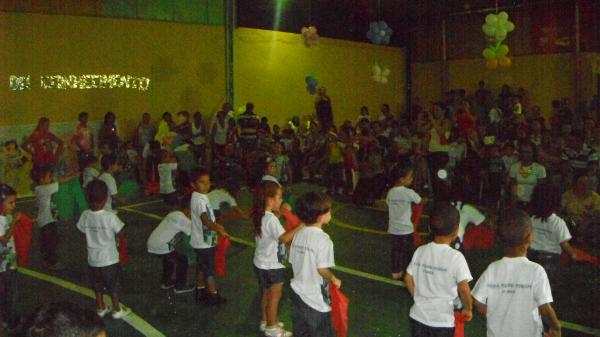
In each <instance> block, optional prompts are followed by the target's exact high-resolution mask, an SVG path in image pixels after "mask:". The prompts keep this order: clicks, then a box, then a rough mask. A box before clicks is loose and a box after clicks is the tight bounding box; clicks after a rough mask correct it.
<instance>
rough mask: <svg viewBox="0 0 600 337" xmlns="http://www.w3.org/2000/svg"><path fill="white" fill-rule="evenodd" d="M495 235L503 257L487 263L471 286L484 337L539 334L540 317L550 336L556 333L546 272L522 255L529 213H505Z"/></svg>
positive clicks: (529, 235) (526, 243) (527, 240)
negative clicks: (482, 318) (484, 320)
mask: <svg viewBox="0 0 600 337" xmlns="http://www.w3.org/2000/svg"><path fill="white" fill-rule="evenodd" d="M498 234H499V236H500V239H501V240H502V242H503V243H504V245H505V247H506V248H505V254H504V257H503V258H502V259H501V260H498V261H496V262H493V263H491V264H490V265H489V266H488V267H487V269H486V270H485V271H484V272H483V274H482V275H481V277H480V278H479V280H477V284H475V288H473V299H474V300H475V301H474V305H475V308H477V311H479V312H480V313H481V314H482V315H483V316H485V317H486V318H487V336H488V337H495V336H511V337H531V336H542V334H543V325H542V319H543V320H544V321H545V322H546V324H547V325H548V326H549V327H550V331H549V335H550V336H552V337H556V336H560V322H559V321H558V318H557V317H556V313H555V312H554V309H553V308H552V305H551V303H552V292H551V290H550V282H549V281H548V277H547V276H546V272H545V271H544V268H542V266H540V265H539V264H537V263H535V262H531V261H529V260H528V259H527V258H526V257H525V256H526V254H527V247H528V246H529V244H530V243H531V240H532V233H531V219H530V217H529V215H528V214H527V213H526V212H524V211H522V210H519V209H513V210H510V212H506V213H505V214H504V217H503V218H501V219H500V222H499V225H498ZM540 315H541V316H540ZM540 318H541V319H540Z"/></svg>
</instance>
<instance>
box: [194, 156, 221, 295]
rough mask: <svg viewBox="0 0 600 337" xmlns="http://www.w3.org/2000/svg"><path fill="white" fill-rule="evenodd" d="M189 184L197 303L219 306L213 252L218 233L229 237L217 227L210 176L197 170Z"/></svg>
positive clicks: (203, 171)
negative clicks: (212, 203) (195, 262)
mask: <svg viewBox="0 0 600 337" xmlns="http://www.w3.org/2000/svg"><path fill="white" fill-rule="evenodd" d="M190 182H191V184H192V188H193V189H194V192H193V193H192V198H191V201H190V217H191V219H192V232H191V235H190V246H191V247H192V248H194V250H195V251H196V261H197V268H196V294H195V298H196V303H197V304H199V303H201V302H205V303H206V304H208V305H219V304H223V303H225V302H226V301H227V300H226V299H225V298H224V297H223V296H221V294H220V293H219V292H218V290H217V284H216V280H215V264H214V261H215V250H216V247H217V233H218V234H219V235H221V236H225V237H228V236H229V233H227V232H226V231H225V228H224V227H223V226H222V225H221V224H218V223H216V219H215V215H214V213H213V209H212V206H211V204H210V201H209V200H208V196H207V193H208V191H209V190H210V174H209V173H208V171H207V170H205V169H201V168H196V169H193V170H192V172H191V173H190Z"/></svg>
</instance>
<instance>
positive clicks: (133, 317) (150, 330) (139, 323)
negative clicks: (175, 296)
mask: <svg viewBox="0 0 600 337" xmlns="http://www.w3.org/2000/svg"><path fill="white" fill-rule="evenodd" d="M18 271H19V273H21V274H23V275H27V276H31V277H33V278H36V279H39V280H42V281H46V282H50V283H53V284H55V285H57V286H60V287H63V288H65V289H67V290H70V291H72V292H75V293H78V294H81V295H83V296H86V297H89V298H93V299H96V295H95V293H94V291H93V290H92V289H89V288H85V287H82V286H80V285H77V284H75V283H72V282H69V281H66V280H63V279H61V278H58V277H56V276H51V275H47V274H44V273H40V272H37V271H35V270H31V269H28V268H22V267H19V268H18ZM104 301H106V302H108V301H110V298H109V297H108V296H106V295H105V296H104ZM121 306H123V307H127V306H125V305H124V304H122V303H121ZM122 319H123V320H124V321H125V322H127V323H128V324H129V325H131V327H133V328H134V329H136V330H137V331H139V332H140V333H141V334H142V335H144V336H151V337H165V335H164V334H163V333H162V332H160V331H158V330H157V329H156V328H154V327H153V326H152V325H150V324H149V323H148V322H146V321H145V320H144V319H142V318H141V317H140V316H138V315H137V314H136V313H134V312H133V311H132V312H131V313H130V314H129V315H127V316H125V317H123V318H122Z"/></svg>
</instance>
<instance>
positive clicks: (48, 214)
mask: <svg viewBox="0 0 600 337" xmlns="http://www.w3.org/2000/svg"><path fill="white" fill-rule="evenodd" d="M56 192H58V183H57V182H54V183H51V184H47V185H38V186H36V187H35V199H36V200H37V207H38V213H37V224H38V227H40V228H42V227H44V226H46V225H47V224H49V223H52V222H56V215H57V213H56V205H54V203H53V202H52V194H54V193H56Z"/></svg>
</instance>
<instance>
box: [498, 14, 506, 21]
mask: <svg viewBox="0 0 600 337" xmlns="http://www.w3.org/2000/svg"><path fill="white" fill-rule="evenodd" d="M506 20H508V14H507V13H506V12H500V13H499V14H498V21H506Z"/></svg>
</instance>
